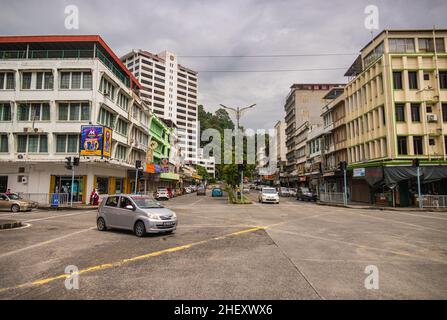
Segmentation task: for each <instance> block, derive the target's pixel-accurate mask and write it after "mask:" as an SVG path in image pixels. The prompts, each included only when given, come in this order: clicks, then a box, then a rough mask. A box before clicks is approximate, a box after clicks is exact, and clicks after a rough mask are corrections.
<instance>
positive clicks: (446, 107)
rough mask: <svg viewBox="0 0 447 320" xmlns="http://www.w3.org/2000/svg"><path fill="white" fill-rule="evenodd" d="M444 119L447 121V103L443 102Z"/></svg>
mask: <svg viewBox="0 0 447 320" xmlns="http://www.w3.org/2000/svg"><path fill="white" fill-rule="evenodd" d="M442 121H444V122H447V103H443V104H442Z"/></svg>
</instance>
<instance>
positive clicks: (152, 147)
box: [151, 141, 158, 150]
mask: <svg viewBox="0 0 447 320" xmlns="http://www.w3.org/2000/svg"><path fill="white" fill-rule="evenodd" d="M157 147H158V143H157V141H151V149H152V150H154V149H156V148H157Z"/></svg>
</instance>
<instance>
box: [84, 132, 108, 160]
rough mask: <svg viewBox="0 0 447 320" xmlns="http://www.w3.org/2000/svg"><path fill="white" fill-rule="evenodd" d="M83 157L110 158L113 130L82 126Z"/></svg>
mask: <svg viewBox="0 0 447 320" xmlns="http://www.w3.org/2000/svg"><path fill="white" fill-rule="evenodd" d="M79 150H80V152H79V154H80V155H81V156H104V157H107V158H110V156H111V151H112V130H111V129H110V128H107V127H104V126H95V125H88V126H81V145H80V148H79Z"/></svg>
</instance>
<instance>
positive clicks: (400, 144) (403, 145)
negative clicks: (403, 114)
mask: <svg viewBox="0 0 447 320" xmlns="http://www.w3.org/2000/svg"><path fill="white" fill-rule="evenodd" d="M397 152H398V153H399V154H404V155H405V154H408V150H407V137H403V136H397Z"/></svg>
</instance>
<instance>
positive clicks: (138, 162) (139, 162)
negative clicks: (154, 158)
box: [135, 160, 141, 169]
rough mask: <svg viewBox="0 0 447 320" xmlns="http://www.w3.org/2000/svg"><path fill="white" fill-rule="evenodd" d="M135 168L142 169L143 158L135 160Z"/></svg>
mask: <svg viewBox="0 0 447 320" xmlns="http://www.w3.org/2000/svg"><path fill="white" fill-rule="evenodd" d="M135 168H136V169H140V168H141V160H135Z"/></svg>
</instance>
